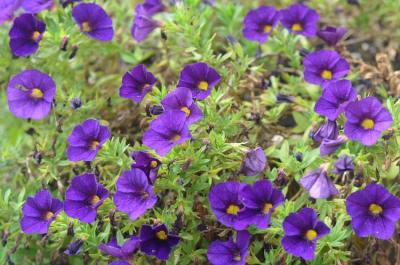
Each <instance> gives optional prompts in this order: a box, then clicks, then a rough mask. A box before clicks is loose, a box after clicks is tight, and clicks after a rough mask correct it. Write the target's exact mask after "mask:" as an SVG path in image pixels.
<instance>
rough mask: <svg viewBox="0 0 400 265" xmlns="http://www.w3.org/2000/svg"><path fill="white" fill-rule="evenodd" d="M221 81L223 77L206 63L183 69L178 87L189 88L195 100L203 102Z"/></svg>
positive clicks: (187, 66) (190, 65) (191, 65)
mask: <svg viewBox="0 0 400 265" xmlns="http://www.w3.org/2000/svg"><path fill="white" fill-rule="evenodd" d="M220 81H221V76H220V75H219V74H218V72H217V71H215V69H214V68H212V67H210V66H208V64H206V63H193V64H188V65H186V66H185V67H184V68H183V70H182V72H181V74H180V77H179V83H178V85H177V87H178V88H180V87H186V88H189V89H190V90H191V91H192V96H193V98H196V99H199V100H203V99H205V98H206V97H208V96H209V95H210V93H211V89H212V88H213V87H215V86H216V85H217V84H218V83H219V82H220Z"/></svg>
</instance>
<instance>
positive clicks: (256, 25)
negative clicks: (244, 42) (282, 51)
mask: <svg viewBox="0 0 400 265" xmlns="http://www.w3.org/2000/svg"><path fill="white" fill-rule="evenodd" d="M278 22H279V11H278V10H276V8H275V7H273V6H260V7H258V8H257V9H252V10H250V11H249V12H248V13H247V15H246V17H245V18H244V21H243V26H244V28H243V35H244V37H245V38H246V39H248V40H253V41H258V42H260V43H264V42H266V41H267V40H268V37H269V35H271V33H272V31H273V29H274V27H275V26H276V24H278Z"/></svg>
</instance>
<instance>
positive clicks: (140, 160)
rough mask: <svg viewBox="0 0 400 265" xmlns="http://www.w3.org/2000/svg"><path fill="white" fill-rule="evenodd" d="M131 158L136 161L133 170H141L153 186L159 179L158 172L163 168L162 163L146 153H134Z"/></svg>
mask: <svg viewBox="0 0 400 265" xmlns="http://www.w3.org/2000/svg"><path fill="white" fill-rule="evenodd" d="M131 156H132V158H133V159H134V160H135V163H134V164H132V169H134V168H139V169H141V170H142V171H143V172H144V173H145V174H146V176H147V178H148V180H149V183H150V184H153V183H154V181H155V180H156V178H157V172H158V169H159V168H160V166H161V161H160V160H158V159H157V158H155V157H152V156H151V155H149V154H148V153H147V152H144V151H137V152H133V153H132V155H131Z"/></svg>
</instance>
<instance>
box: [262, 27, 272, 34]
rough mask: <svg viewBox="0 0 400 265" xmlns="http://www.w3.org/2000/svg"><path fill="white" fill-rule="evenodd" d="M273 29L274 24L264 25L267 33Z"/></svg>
mask: <svg viewBox="0 0 400 265" xmlns="http://www.w3.org/2000/svg"><path fill="white" fill-rule="evenodd" d="M271 29H272V26H271V25H265V26H264V32H265V33H270V31H271Z"/></svg>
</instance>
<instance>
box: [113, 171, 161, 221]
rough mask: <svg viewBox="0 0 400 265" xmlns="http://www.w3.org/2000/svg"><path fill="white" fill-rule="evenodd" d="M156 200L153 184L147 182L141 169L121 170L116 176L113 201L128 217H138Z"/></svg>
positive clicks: (134, 218)
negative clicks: (119, 174)
mask: <svg viewBox="0 0 400 265" xmlns="http://www.w3.org/2000/svg"><path fill="white" fill-rule="evenodd" d="M156 202H157V196H156V195H155V194H154V191H153V186H151V185H150V184H149V182H148V180H147V176H146V174H145V173H144V172H143V171H142V170H140V169H138V168H134V169H132V170H131V171H125V172H123V173H122V175H121V176H120V177H119V178H118V181H117V191H116V193H115V196H114V203H115V205H116V206H117V209H118V210H119V211H121V212H124V213H127V214H128V215H129V218H130V219H132V220H136V219H138V218H139V217H140V216H142V215H144V214H145V212H146V211H147V210H148V209H151V208H153V207H154V205H155V204H156Z"/></svg>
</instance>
